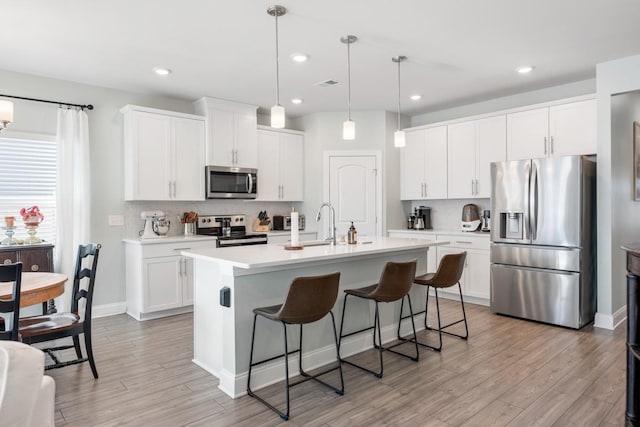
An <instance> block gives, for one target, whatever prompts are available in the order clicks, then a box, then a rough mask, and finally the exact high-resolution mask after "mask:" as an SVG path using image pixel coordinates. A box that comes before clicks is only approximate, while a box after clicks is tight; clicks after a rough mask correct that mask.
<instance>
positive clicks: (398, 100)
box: [398, 57, 402, 131]
mask: <svg viewBox="0 0 640 427" xmlns="http://www.w3.org/2000/svg"><path fill="white" fill-rule="evenodd" d="M400 62H402V61H401V60H400V57H398V131H399V130H400Z"/></svg>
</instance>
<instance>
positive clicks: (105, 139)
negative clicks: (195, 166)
mask: <svg viewBox="0 0 640 427" xmlns="http://www.w3.org/2000/svg"><path fill="white" fill-rule="evenodd" d="M0 93H3V94H7V95H16V96H24V97H31V98H40V99H49V100H54V101H64V102H70V103H78V104H93V106H94V107H95V108H94V110H93V111H89V112H88V115H89V137H90V145H91V148H90V149H91V223H92V225H91V237H90V238H91V240H92V241H95V242H99V243H101V244H102V251H101V253H100V265H99V267H98V275H97V279H96V290H95V304H96V305H100V304H114V303H121V302H122V301H124V300H125V287H124V255H123V250H122V243H121V241H120V240H121V238H122V236H123V229H122V227H109V226H108V225H107V218H108V215H110V214H124V204H123V201H122V200H123V182H122V177H123V169H122V167H123V161H122V124H121V123H122V120H121V117H120V112H119V110H120V108H121V107H122V106H123V105H125V104H128V103H131V104H140V105H145V106H148V107H157V108H166V109H171V110H175V111H182V112H186V113H191V112H193V110H192V107H191V101H186V100H179V99H171V98H165V97H157V96H146V95H141V94H134V93H127V92H122V91H118V90H113V89H106V88H101V87H96V86H88V85H83V84H77V83H72V82H66V81H61V80H54V79H47V78H42V77H36V76H32V75H28V74H19V73H13V72H9V71H2V70H0ZM14 107H15V108H14V118H15V122H14V123H12V124H11V125H10V129H7V132H6V133H5V134H4V135H5V136H11V132H16V131H18V132H38V133H46V134H55V132H56V116H57V106H56V105H50V104H42V103H36V102H30V101H20V100H15V101H14ZM60 220H62V219H60ZM69 298H70V297H69V296H67V295H65V296H63V297H61V305H64V306H66V305H67V304H68V303H69V301H68V299H69Z"/></svg>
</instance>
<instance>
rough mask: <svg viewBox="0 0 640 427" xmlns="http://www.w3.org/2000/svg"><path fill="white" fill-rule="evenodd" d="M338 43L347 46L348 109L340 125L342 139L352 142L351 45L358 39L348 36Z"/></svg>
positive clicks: (353, 129)
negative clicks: (344, 119) (345, 117)
mask: <svg viewBox="0 0 640 427" xmlns="http://www.w3.org/2000/svg"><path fill="white" fill-rule="evenodd" d="M340 41H341V42H342V43H344V44H346V45H347V87H348V98H347V102H348V104H347V105H348V107H349V119H348V120H346V121H345V122H344V123H342V139H344V140H345V141H353V140H354V139H356V124H355V123H354V121H353V120H351V43H355V42H356V41H358V38H357V37H356V36H351V35H348V36H344V37H340Z"/></svg>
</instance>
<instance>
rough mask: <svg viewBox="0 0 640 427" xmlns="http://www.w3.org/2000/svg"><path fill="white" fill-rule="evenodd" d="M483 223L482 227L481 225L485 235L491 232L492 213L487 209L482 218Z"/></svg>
mask: <svg viewBox="0 0 640 427" xmlns="http://www.w3.org/2000/svg"><path fill="white" fill-rule="evenodd" d="M480 221H481V225H480V231H484V232H485V233H488V232H489V231H491V211H490V210H488V209H485V210H483V211H482V217H481V218H480Z"/></svg>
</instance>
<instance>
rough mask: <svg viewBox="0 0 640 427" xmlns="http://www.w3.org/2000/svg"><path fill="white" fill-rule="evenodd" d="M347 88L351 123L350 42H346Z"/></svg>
mask: <svg viewBox="0 0 640 427" xmlns="http://www.w3.org/2000/svg"><path fill="white" fill-rule="evenodd" d="M347 37H349V36H347ZM347 87H348V90H347V94H348V97H347V105H348V108H349V121H351V41H347Z"/></svg>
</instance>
